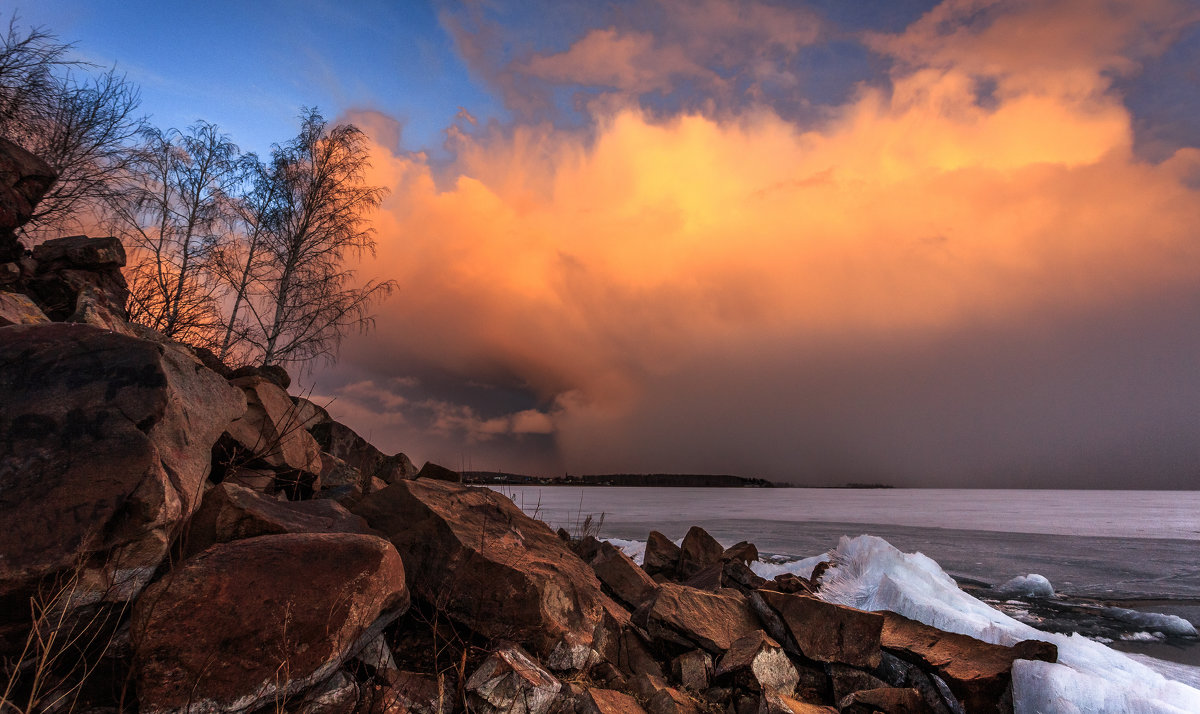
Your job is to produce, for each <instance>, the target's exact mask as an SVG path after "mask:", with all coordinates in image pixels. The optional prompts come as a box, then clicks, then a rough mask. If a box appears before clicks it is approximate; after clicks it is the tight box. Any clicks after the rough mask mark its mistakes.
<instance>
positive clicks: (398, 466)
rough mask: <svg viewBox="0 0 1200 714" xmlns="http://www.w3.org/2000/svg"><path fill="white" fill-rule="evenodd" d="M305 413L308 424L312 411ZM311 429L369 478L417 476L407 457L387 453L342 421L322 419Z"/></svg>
mask: <svg viewBox="0 0 1200 714" xmlns="http://www.w3.org/2000/svg"><path fill="white" fill-rule="evenodd" d="M302 414H303V416H304V418H305V421H306V423H307V422H309V421H311V419H312V412H311V410H309V409H307V408H305V409H304V411H303V412H302ZM326 416H327V415H326ZM318 418H319V414H318ZM309 430H310V431H311V433H312V435H313V437H314V438H315V439H316V440H317V443H318V444H320V446H321V449H322V450H324V451H328V452H329V453H331V454H333V455H334V456H336V457H338V458H339V459H341V460H342V461H345V462H346V463H347V464H349V465H350V466H352V467H353V468H356V469H358V470H359V471H360V472H361V473H362V474H363V475H364V476H366V477H367V479H370V478H378V479H381V480H382V481H384V482H385V483H395V482H397V481H403V480H406V479H411V478H414V477H415V476H416V475H417V470H416V468H415V467H414V466H413V464H412V462H411V461H409V460H408V457H407V456H405V455H404V454H396V455H394V456H387V455H385V454H384V453H383V452H382V451H380V450H379V449H377V448H375V447H374V446H373V445H371V444H370V443H369V442H368V441H367V440H366V439H364V438H362V437H361V436H359V435H358V434H357V433H356V432H355V431H354V430H353V429H351V428H350V427H348V426H346V425H345V424H342V423H341V422H337V421H334V420H332V419H329V420H327V421H326V420H319V421H317V423H315V424H312V425H311V426H310V427H309Z"/></svg>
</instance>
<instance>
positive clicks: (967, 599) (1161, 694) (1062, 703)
mask: <svg viewBox="0 0 1200 714" xmlns="http://www.w3.org/2000/svg"><path fill="white" fill-rule="evenodd" d="M831 555H832V561H833V563H834V565H833V566H832V567H831V568H830V569H829V570H827V571H826V572H825V575H824V577H823V580H822V587H821V591H820V593H819V595H820V597H821V598H822V599H824V600H827V601H829V602H836V603H840V604H843V605H850V606H852V607H857V608H860V609H864V610H890V611H892V612H897V613H900V614H901V615H904V616H905V617H909V618H912V619H914V620H918V621H920V622H924V623H925V624H927V625H932V626H933V627H937V628H939V629H942V630H946V631H948V632H958V633H961V634H964V635H969V636H971V637H976V638H978V639H981V640H984V641H986V642H993V643H996V644H1002V645H1012V644H1015V643H1016V642H1019V641H1021V640H1027V639H1039V640H1045V641H1047V642H1052V643H1054V644H1055V645H1057V646H1058V657H1059V659H1058V663H1057V664H1052V663H1047V662H1031V661H1026V660H1018V661H1017V662H1016V663H1015V664H1014V665H1013V694H1014V708H1015V711H1016V713H1017V714H1034V713H1035V712H1040V713H1042V714H1046V713H1049V712H1080V713H1083V712H1089V713H1095V714H1107V713H1111V714H1181V713H1182V712H1200V690H1197V689H1193V688H1192V687H1189V686H1187V685H1185V684H1182V683H1180V682H1177V681H1172V680H1169V679H1167V678H1166V677H1164V676H1163V675H1162V674H1160V673H1159V672H1157V671H1155V670H1154V669H1151V668H1150V667H1148V666H1146V665H1145V664H1143V663H1142V662H1139V661H1136V660H1134V659H1131V658H1130V657H1128V656H1126V655H1124V654H1122V653H1120V652H1117V651H1115V650H1112V649H1110V648H1108V647H1106V646H1104V645H1102V644H1100V643H1098V642H1094V641H1092V640H1089V639H1087V638H1086V637H1082V636H1080V635H1070V636H1066V635H1058V634H1052V633H1047V632H1041V631H1040V630H1037V629H1034V628H1033V627H1030V626H1029V625H1026V624H1023V623H1021V622H1019V621H1017V620H1015V619H1013V618H1011V617H1009V616H1008V615H1005V614H1004V613H1001V612H999V611H998V610H995V609H993V608H991V607H989V606H988V605H986V604H985V603H983V602H981V601H979V600H977V599H975V598H974V597H972V596H970V595H968V594H967V593H965V592H963V591H962V590H960V589H959V588H958V586H957V584H955V582H954V580H953V579H951V578H950V576H948V575H946V573H945V572H943V571H942V569H941V567H939V566H938V564H937V563H936V562H934V561H933V560H932V559H930V558H928V557H926V556H924V555H922V554H921V553H902V552H900V551H899V550H897V549H896V548H894V547H893V546H892V545H891V544H889V543H888V542H887V541H885V540H883V539H881V538H876V537H873V536H858V537H856V538H847V537H843V538H842V539H841V541H840V542H839V544H838V547H837V548H836V549H835V550H834V551H833V552H832V553H831Z"/></svg>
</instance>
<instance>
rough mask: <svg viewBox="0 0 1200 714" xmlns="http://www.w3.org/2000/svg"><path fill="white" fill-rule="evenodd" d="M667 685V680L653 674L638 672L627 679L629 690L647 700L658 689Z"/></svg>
mask: <svg viewBox="0 0 1200 714" xmlns="http://www.w3.org/2000/svg"><path fill="white" fill-rule="evenodd" d="M669 687H670V685H669V684H667V680H665V679H663V678H662V677H659V676H657V675H653V674H639V675H637V676H635V677H633V678H632V679H630V680H629V688H630V690H631V691H632V692H633V693H634V694H636V695H637V696H639V697H641V698H642V700H643V701H647V702H648V701H650V700H651V699H653V698H654V695H655V694H658V693H659V691H661V690H663V689H667V688H669Z"/></svg>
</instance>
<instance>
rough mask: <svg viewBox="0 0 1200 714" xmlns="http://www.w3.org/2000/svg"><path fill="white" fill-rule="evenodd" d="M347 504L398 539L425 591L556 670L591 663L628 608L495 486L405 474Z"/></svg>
mask: <svg viewBox="0 0 1200 714" xmlns="http://www.w3.org/2000/svg"><path fill="white" fill-rule="evenodd" d="M351 510H352V511H353V512H355V513H357V514H359V515H361V516H363V517H364V518H366V519H367V523H368V524H369V525H370V526H371V527H372V528H375V529H377V530H379V531H381V532H383V533H385V534H386V535H387V536H388V537H389V538H390V539H391V540H392V542H393V543H395V545H396V548H397V549H398V550H399V551H400V554H401V555H402V556H403V558H404V562H405V564H406V565H407V566H408V570H409V576H410V579H411V581H412V583H413V586H414V588H415V589H416V591H417V592H418V593H419V594H420V595H421V597H422V598H424V599H425V600H427V601H429V602H433V603H438V604H439V606H440V607H444V608H445V611H446V612H447V613H448V614H449V615H450V616H452V617H454V618H455V619H457V620H459V621H460V622H462V623H464V624H466V625H467V626H468V627H470V628H471V629H472V630H474V631H475V632H478V633H480V634H482V635H484V636H485V637H490V638H493V639H497V638H504V639H510V640H514V641H516V642H520V643H522V644H526V645H528V646H529V647H531V648H532V649H533V650H534V651H536V652H537V653H538V654H539V655H541V656H542V657H543V661H544V662H546V663H547V664H548V666H550V667H551V668H553V669H579V668H582V667H584V666H586V664H588V662H589V661H590V659H591V658H592V657H593V656H594V654H595V653H594V652H593V651H592V647H593V646H595V645H598V644H599V643H598V642H597V641H596V640H597V632H598V630H603V629H604V628H603V627H602V626H603V625H605V623H606V622H608V618H610V617H616V618H618V619H619V618H620V617H621V613H622V612H623V611H621V609H620V608H619V607H618V606H617V605H616V604H615V603H613V602H612V601H611V600H610V599H609V598H608V597H607V596H606V595H604V593H603V592H602V591H601V589H600V581H599V580H597V579H596V576H595V575H594V574H593V573H592V570H591V568H589V567H588V566H587V564H585V563H584V562H583V561H581V560H580V559H579V558H578V557H576V556H575V554H574V553H572V552H571V551H570V550H569V549H568V548H567V547H566V545H564V544H563V542H562V541H561V540H559V539H558V538H557V537H556V536H555V535H554V533H552V532H551V531H550V528H549V527H548V526H546V524H545V523H542V522H540V521H535V520H534V519H532V518H530V517H528V516H526V515H525V514H524V513H522V512H521V510H520V509H518V508H517V507H516V505H514V504H513V502H512V501H510V500H509V499H507V498H505V497H504V496H502V495H500V494H498V493H496V492H495V491H492V490H490V489H486V488H472V487H469V486H462V485H459V484H452V483H446V482H444V481H433V480H427V479H418V480H415V481H400V482H397V483H395V484H393V485H391V486H388V487H387V488H385V489H383V490H381V491H378V492H376V493H372V494H370V495H368V496H364V497H363V499H362V500H361V501H360V502H358V503H357V504H355V505H354V506H353V507H352V509H351ZM624 617H626V618H627V617H628V615H625V616H624ZM617 627H619V624H618V625H617Z"/></svg>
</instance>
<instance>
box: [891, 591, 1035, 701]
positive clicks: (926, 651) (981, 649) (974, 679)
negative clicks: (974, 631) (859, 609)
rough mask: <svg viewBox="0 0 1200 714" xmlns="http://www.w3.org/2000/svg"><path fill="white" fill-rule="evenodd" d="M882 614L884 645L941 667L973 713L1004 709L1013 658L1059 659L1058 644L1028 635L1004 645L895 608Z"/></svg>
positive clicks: (931, 667)
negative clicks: (922, 620)
mask: <svg viewBox="0 0 1200 714" xmlns="http://www.w3.org/2000/svg"><path fill="white" fill-rule="evenodd" d="M883 617H884V626H883V632H882V644H883V646H884V647H885V648H887V649H888V650H890V651H892V652H895V653H896V654H898V655H899V656H900V657H901V658H903V659H907V660H910V661H916V662H920V663H921V664H922V665H923V666H924V667H925V668H926V669H929V670H932V671H934V672H936V673H937V675H938V676H939V677H941V678H942V679H943V680H944V681H945V682H946V684H947V685H949V687H950V690H951V691H952V692H953V693H954V695H955V697H957V698H958V700H959V701H960V702H962V704H963V706H964V707H965V708H966V710H967V711H969V712H993V711H1004V708H1003V707H1002V706H1000V701H1001V699H1002V698H1003V697H1004V695H1005V692H1007V691H1008V688H1009V686H1010V684H1011V682H1012V663H1013V660H1017V659H1031V660H1041V661H1043V662H1056V661H1058V648H1057V647H1055V646H1054V645H1053V644H1050V643H1049V642H1040V641H1037V640H1025V641H1023V642H1018V643H1017V644H1016V645H1014V646H1012V647H1005V646H1003V645H993V644H990V643H987V642H983V641H981V640H977V639H975V638H973V637H968V636H966V635H959V634H955V633H951V632H943V631H942V630H939V629H937V628H934V627H930V626H929V625H925V624H922V623H920V622H917V621H915V620H910V619H908V618H907V617H904V616H902V615H897V614H896V613H893V612H885V613H883Z"/></svg>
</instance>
